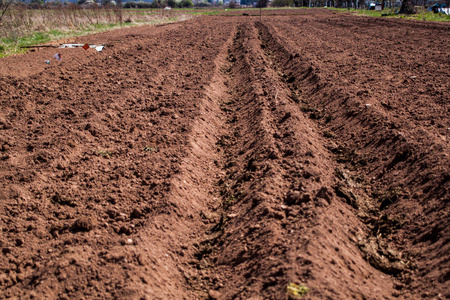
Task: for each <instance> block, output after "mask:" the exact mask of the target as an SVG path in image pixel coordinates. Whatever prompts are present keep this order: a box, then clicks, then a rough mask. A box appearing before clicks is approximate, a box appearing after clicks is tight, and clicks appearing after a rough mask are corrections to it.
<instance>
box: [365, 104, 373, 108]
mask: <svg viewBox="0 0 450 300" xmlns="http://www.w3.org/2000/svg"><path fill="white" fill-rule="evenodd" d="M364 106H365V107H366V108H369V107H371V106H372V104H370V103H366V104H364Z"/></svg>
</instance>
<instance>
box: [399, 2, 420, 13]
mask: <svg viewBox="0 0 450 300" xmlns="http://www.w3.org/2000/svg"><path fill="white" fill-rule="evenodd" d="M400 13H401V14H415V13H416V10H415V9H414V5H413V4H412V1H411V0H403V1H402V7H400Z"/></svg>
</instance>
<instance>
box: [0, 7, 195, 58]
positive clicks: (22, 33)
mask: <svg viewBox="0 0 450 300" xmlns="http://www.w3.org/2000/svg"><path fill="white" fill-rule="evenodd" d="M192 17H194V15H191V14H186V13H183V12H180V11H167V10H161V9H145V10H124V9H123V10H118V9H116V8H114V7H111V8H100V7H91V8H81V7H80V6H77V5H68V6H60V7H53V8H51V9H29V8H27V7H25V6H22V5H14V6H11V7H10V8H9V9H8V11H7V12H6V14H5V15H4V17H3V19H2V21H1V23H0V57H1V56H4V55H5V54H8V53H14V52H17V51H19V49H20V46H27V45H30V44H39V43H45V42H48V41H50V40H56V39H61V38H64V37H70V36H79V35H83V34H88V33H93V32H99V31H105V30H110V29H112V28H116V27H123V26H137V25H140V24H159V23H165V22H171V21H178V20H185V19H189V18H192Z"/></svg>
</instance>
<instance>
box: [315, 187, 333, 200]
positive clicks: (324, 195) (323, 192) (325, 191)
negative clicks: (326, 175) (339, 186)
mask: <svg viewBox="0 0 450 300" xmlns="http://www.w3.org/2000/svg"><path fill="white" fill-rule="evenodd" d="M333 196H334V195H333V192H332V191H331V189H329V188H328V187H326V186H323V187H321V188H320V190H319V191H318V192H317V194H316V197H317V198H321V199H325V200H326V201H327V202H328V204H331V201H332V200H333Z"/></svg>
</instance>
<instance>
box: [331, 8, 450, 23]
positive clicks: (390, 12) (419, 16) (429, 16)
mask: <svg viewBox="0 0 450 300" xmlns="http://www.w3.org/2000/svg"><path fill="white" fill-rule="evenodd" d="M328 9H330V10H334V11H337V12H347V13H348V12H350V13H354V14H356V15H360V16H367V17H380V18H381V17H383V18H386V17H387V18H397V19H407V20H419V21H433V22H450V16H449V15H445V14H442V13H438V14H435V13H433V12H431V11H427V10H424V9H419V10H418V12H417V13H416V14H412V15H405V14H398V13H397V11H398V9H399V8H392V9H391V8H386V9H384V10H382V11H375V10H367V9H347V8H333V7H329V8H328Z"/></svg>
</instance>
